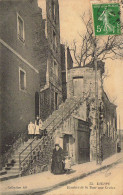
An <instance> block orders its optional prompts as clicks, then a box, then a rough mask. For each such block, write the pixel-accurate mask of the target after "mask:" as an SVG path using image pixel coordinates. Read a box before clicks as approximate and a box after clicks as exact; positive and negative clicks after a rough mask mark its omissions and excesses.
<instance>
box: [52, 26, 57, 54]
mask: <svg viewBox="0 0 123 195" xmlns="http://www.w3.org/2000/svg"><path fill="white" fill-rule="evenodd" d="M53 49H54V50H55V51H56V49H57V41H56V33H55V31H54V30H53Z"/></svg>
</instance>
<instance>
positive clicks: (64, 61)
mask: <svg viewBox="0 0 123 195" xmlns="http://www.w3.org/2000/svg"><path fill="white" fill-rule="evenodd" d="M61 67H62V97H63V101H65V100H66V99H67V85H66V83H67V71H68V70H70V69H71V68H72V67H73V59H72V56H71V53H70V49H69V47H66V46H65V45H63V44H61Z"/></svg>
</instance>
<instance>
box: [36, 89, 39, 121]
mask: <svg viewBox="0 0 123 195" xmlns="http://www.w3.org/2000/svg"><path fill="white" fill-rule="evenodd" d="M37 115H38V116H39V93H38V92H36V93H35V117H36V116H37Z"/></svg>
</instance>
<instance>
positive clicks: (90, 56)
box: [71, 14, 123, 66]
mask: <svg viewBox="0 0 123 195" xmlns="http://www.w3.org/2000/svg"><path fill="white" fill-rule="evenodd" d="M85 18H86V17H85V14H84V15H83V16H82V17H81V19H82V22H83V23H84V25H85V27H86V32H85V34H84V35H81V34H80V38H81V44H78V43H77V42H76V41H75V40H74V41H73V47H72V48H71V51H72V52H73V55H74V59H75V63H76V64H77V65H78V66H85V65H86V64H88V63H93V61H94V56H95V53H96V57H97V60H99V61H100V60H101V61H102V60H106V59H108V58H110V59H116V58H122V57H123V35H122V34H121V35H118V36H117V35H113V36H112V35H109V36H106V37H105V39H104V38H102V37H101V36H96V37H95V36H94V32H93V23H92V18H91V16H90V18H89V19H88V21H87V22H86V21H85ZM122 28H123V26H122V25H121V31H122Z"/></svg>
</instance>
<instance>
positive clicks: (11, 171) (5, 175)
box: [0, 139, 40, 181]
mask: <svg viewBox="0 0 123 195" xmlns="http://www.w3.org/2000/svg"><path fill="white" fill-rule="evenodd" d="M31 142H32V139H29V140H28V141H27V142H24V143H22V144H21V146H20V147H19V148H18V149H16V150H15V152H14V154H13V155H12V157H11V158H10V159H8V163H7V164H6V165H5V167H3V169H2V171H0V181H4V180H7V179H11V178H15V177H18V176H19V175H20V169H19V153H21V152H22V151H23V150H24V149H25V148H26V147H27V146H28V145H29V144H30V143H31ZM38 142H40V140H36V139H35V141H34V144H33V147H32V148H31V149H33V148H34V147H35V146H36V145H37V144H38ZM30 151H31V150H30V148H28V149H27V150H25V152H24V153H23V155H22V160H23V159H24V158H25V157H26V156H27V155H28V154H29V153H30Z"/></svg>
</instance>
